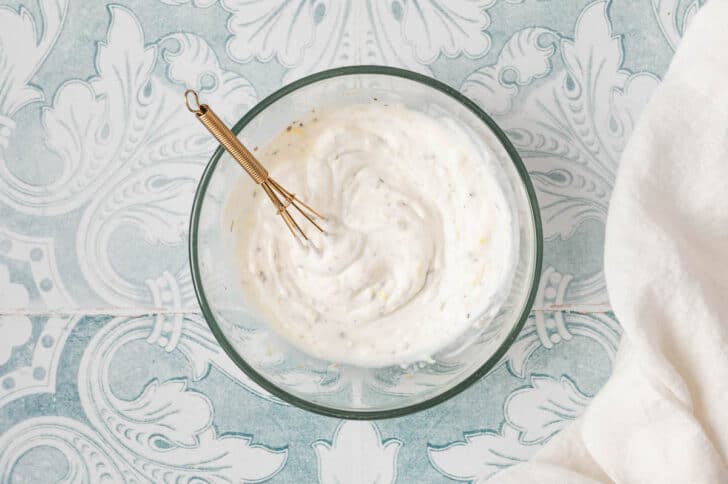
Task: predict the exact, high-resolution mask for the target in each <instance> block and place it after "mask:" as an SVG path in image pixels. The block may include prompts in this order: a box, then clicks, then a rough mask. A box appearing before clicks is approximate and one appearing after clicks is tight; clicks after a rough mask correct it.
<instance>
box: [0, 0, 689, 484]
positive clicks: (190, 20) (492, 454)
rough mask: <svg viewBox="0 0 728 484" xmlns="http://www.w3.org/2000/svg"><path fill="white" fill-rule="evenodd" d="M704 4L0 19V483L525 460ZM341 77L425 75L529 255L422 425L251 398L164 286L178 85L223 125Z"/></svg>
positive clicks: (349, 0)
mask: <svg viewBox="0 0 728 484" xmlns="http://www.w3.org/2000/svg"><path fill="white" fill-rule="evenodd" d="M702 3H703V2H702V1H701V0H638V1H627V0H613V1H611V2H607V1H593V2H588V1H582V0H573V1H569V2H555V1H553V0H520V1H519V0H497V1H496V0H477V1H473V0H453V1H447V2H445V1H444V0H426V1H423V0H393V1H378V0H366V1H355V0H342V1H332V0H287V1H286V0H269V1H268V0H266V1H263V0H259V1H252V2H250V1H241V0H219V1H218V0H191V1H187V0H161V1H160V0H156V1H141V0H136V1H133V0H129V1H124V2H119V3H110V2H106V1H100V2H72V1H69V0H45V1H38V2H36V1H32V0H25V1H23V2H17V1H7V0H0V476H2V480H3V482H5V481H6V480H12V481H13V482H56V481H58V480H60V481H63V482H82V481H85V482H176V480H177V479H178V480H180V481H185V482H187V480H190V482H196V481H195V479H200V482H203V481H204V482H208V481H209V482H227V481H235V482H248V481H252V482H259V481H264V480H270V482H311V481H315V480H318V481H320V482H323V483H328V482H362V483H369V482H380V483H386V482H392V481H394V480H398V481H400V482H451V480H453V479H454V480H461V481H473V482H482V481H484V480H486V479H487V478H488V477H489V476H491V475H492V474H493V473H495V472H497V471H498V470H499V469H501V468H503V467H504V466H508V465H511V464H513V463H517V462H519V461H523V460H526V459H528V457H529V456H530V455H532V454H533V453H534V452H535V451H536V450H537V449H538V448H539V447H540V446H541V445H542V444H543V443H544V442H546V441H548V440H549V439H550V438H551V437H553V435H555V434H556V433H557V432H559V430H561V429H562V428H563V427H564V426H565V425H567V424H568V423H569V422H570V421H571V420H573V419H574V418H576V417H577V416H578V415H579V414H580V413H581V412H582V411H583V409H584V408H585V406H586V405H587V404H588V403H589V400H590V399H591V397H593V395H594V394H595V393H596V392H597V391H598V390H599V388H600V387H601V386H602V384H603V383H604V382H605V381H606V379H607V378H608V376H609V373H610V369H611V362H612V360H613V357H614V355H615V352H616V349H617V346H618V343H619V336H620V328H619V324H618V322H617V321H616V319H615V317H614V315H613V314H612V313H611V312H610V306H609V302H608V297H607V294H606V289H605V285H604V279H603V274H602V248H603V237H604V228H605V222H606V216H607V210H608V203H609V196H610V193H611V189H612V187H613V184H614V180H615V175H616V171H617V168H618V161H619V156H620V153H621V151H622V149H623V148H624V145H625V143H626V141H627V140H628V138H629V136H630V134H631V132H632V129H633V126H634V123H635V121H636V119H637V117H638V115H639V113H640V111H641V109H642V108H643V107H644V105H645V104H646V102H647V101H648V100H649V98H650V95H651V93H652V92H653V91H654V89H655V87H656V86H657V85H658V84H659V79H660V77H661V76H662V75H663V74H664V73H665V71H666V69H667V66H668V64H669V61H670V58H671V56H672V54H673V52H674V50H675V48H676V46H677V44H678V43H679V41H680V37H681V35H682V32H684V30H685V28H686V26H687V24H688V23H689V22H690V19H691V18H692V16H693V15H694V13H695V12H696V11H697V9H698V8H699V7H700V6H701V5H702ZM349 64H387V65H393V66H399V67H404V68H407V69H411V70H414V71H418V72H422V73H425V74H428V75H431V76H434V77H436V78H438V79H440V80H442V81H444V82H446V83H448V84H450V85H451V86H453V87H455V88H457V89H458V90H460V91H461V92H463V93H464V94H465V95H467V96H468V97H470V98H471V99H473V100H474V101H476V102H477V103H478V104H479V105H480V106H482V107H483V108H484V109H485V110H486V111H487V112H489V113H490V114H491V115H492V116H493V117H494V118H495V119H496V121H497V122H498V123H499V124H500V125H501V126H502V127H503V128H504V129H505V130H506V131H507V133H508V135H509V137H510V138H511V140H512V141H513V143H514V145H515V146H516V147H517V149H518V151H519V152H520V154H521V156H522V157H523V159H524V162H525V163H526V165H527V168H528V170H529V172H530V174H531V177H532V179H533V182H534V185H535V186H536V189H537V192H538V197H539V202H540V205H541V211H542V216H543V220H544V229H545V236H546V243H545V260H544V273H543V277H542V282H541V286H540V288H539V293H538V297H537V301H536V304H535V307H534V311H533V313H532V315H531V317H530V318H529V320H528V323H527V325H526V327H525V328H524V330H523V332H522V334H521V335H520V337H519V339H518V341H517V342H516V344H515V345H514V347H513V348H512V350H511V351H510V352H509V353H508V355H507V357H506V358H505V359H504V361H503V363H502V364H501V365H500V366H499V367H498V368H496V369H495V370H494V371H493V372H492V373H491V374H489V375H488V376H487V377H485V378H484V379H483V380H482V381H480V382H479V383H478V384H476V385H474V386H473V387H472V388H470V389H469V390H467V391H466V392H464V393H462V394H460V395H459V396H457V397H455V398H453V399H452V400H450V401H448V402H445V403H443V404H441V405H439V406H437V407H435V408H432V409H429V410H427V411H424V412H421V413H418V414H415V415H411V416H408V417H403V418H399V419H392V420H385V421H378V422H371V423H370V422H345V421H337V420H334V419H329V418H325V417H319V416H314V415H311V414H308V413H306V412H303V411H301V410H298V409H296V408H293V407H290V406H288V405H285V404H283V403H282V402H280V401H278V400H277V399H275V398H273V397H271V396H270V395H268V394H267V393H266V392H265V391H263V390H261V389H260V388H258V387H257V386H256V385H255V384H253V383H252V382H251V381H250V380H249V379H248V378H247V377H245V375H243V374H242V373H241V372H240V371H239V370H238V369H237V368H236V367H235V366H234V365H233V364H232V363H231V362H230V361H229V360H228V359H227V357H226V356H225V355H224V354H223V353H222V351H221V350H220V348H219V347H218V346H217V344H216V343H215V342H214V339H213V337H212V335H211V334H210V332H209V331H208V329H207V326H206V324H205V323H204V320H203V319H202V318H201V316H200V315H199V314H198V311H197V305H196V301H195V298H194V293H193V289H192V283H191V280H190V275H189V271H188V267H187V249H186V237H187V225H188V214H189V208H190V206H191V203H192V198H193V194H194V190H195V187H196V183H197V180H198V179H199V176H200V175H201V173H202V170H203V168H204V165H205V163H206V161H207V160H208V159H209V157H210V155H211V152H212V151H213V149H214V144H213V143H212V142H210V141H209V139H208V137H207V136H206V135H205V133H204V132H203V131H202V128H201V127H200V126H198V125H197V123H193V122H190V121H189V118H188V114H187V113H186V112H185V111H183V109H184V108H183V106H182V105H181V103H180V99H181V93H182V91H183V90H184V89H185V87H187V86H190V87H195V88H197V89H206V90H207V91H208V92H209V94H207V98H208V99H209V100H210V103H214V105H216V106H220V112H219V114H220V115H221V117H222V118H223V119H224V120H225V121H227V122H229V123H233V122H234V121H236V120H237V119H238V118H240V117H241V116H242V115H243V114H244V113H245V112H246V111H247V110H248V109H249V108H250V107H252V106H253V105H254V104H255V103H256V102H257V101H259V100H260V99H262V98H263V97H265V96H266V95H268V94H270V93H271V92H273V91H274V90H275V89H277V88H279V87H280V86H282V85H283V84H285V83H288V82H290V81H292V80H295V79H297V78H300V77H302V76H304V75H307V74H310V73H312V72H316V71H319V70H322V69H326V68H330V67H334V66H341V65H349ZM172 332H179V333H180V334H181V337H180V339H179V340H178V341H176V342H170V340H169V339H168V337H167V336H168V335H169V334H171V333H172ZM200 335H202V336H200ZM208 343H209V344H208Z"/></svg>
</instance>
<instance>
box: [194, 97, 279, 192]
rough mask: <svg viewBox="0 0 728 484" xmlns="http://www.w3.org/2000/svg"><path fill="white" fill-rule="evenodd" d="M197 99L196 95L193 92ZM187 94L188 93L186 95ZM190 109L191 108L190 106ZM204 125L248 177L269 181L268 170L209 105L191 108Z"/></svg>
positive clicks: (256, 180) (258, 180) (259, 180)
mask: <svg viewBox="0 0 728 484" xmlns="http://www.w3.org/2000/svg"><path fill="white" fill-rule="evenodd" d="M192 93H193V94H194V95H195V99H196V98H197V96H196V93H194V91H192ZM185 94H187V93H185ZM185 99H187V97H186V96H185ZM188 108H190V106H189V104H188ZM190 111H192V112H193V113H194V114H195V116H197V119H198V120H200V122H201V123H202V125H203V126H204V127H205V128H207V130H208V131H209V132H210V134H212V136H214V137H215V139H216V140H217V141H219V142H220V144H221V145H222V146H223V147H224V148H225V149H226V150H227V151H228V153H230V155H231V156H232V157H233V158H234V159H235V161H237V162H238V163H239V164H240V166H242V167H243V168H244V169H245V171H246V172H248V175H250V177H251V178H252V179H253V180H254V181H255V183H258V184H261V183H263V182H264V181H266V180H267V179H268V170H266V169H265V167H263V165H261V164H260V162H259V161H258V160H257V159H256V158H255V156H253V154H252V153H251V152H250V151H249V150H248V149H247V148H246V147H245V146H243V144H242V143H241V142H240V140H239V139H238V137H237V136H235V134H234V133H233V132H232V131H230V129H229V128H228V127H227V126H225V123H223V122H222V120H221V119H220V118H218V117H217V115H216V114H215V112H214V111H213V110H212V109H210V107H209V106H208V105H207V104H199V103H198V107H197V109H192V108H190Z"/></svg>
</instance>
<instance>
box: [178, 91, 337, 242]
mask: <svg viewBox="0 0 728 484" xmlns="http://www.w3.org/2000/svg"><path fill="white" fill-rule="evenodd" d="M185 105H186V106H187V109H188V110H189V111H190V112H191V113H194V114H195V116H196V117H197V119H198V120H199V121H200V122H201V123H202V125H203V126H205V128H207V130H208V131H209V132H210V134H212V136H214V137H215V139H216V140H217V141H218V142H219V143H220V144H221V145H222V146H223V147H224V148H225V149H226V150H227V152H228V153H230V155H231V156H232V157H233V159H234V160H235V161H237V162H238V164H239V165H240V166H242V167H243V169H245V171H246V172H247V173H248V175H250V177H251V178H252V179H253V181H255V183H257V184H258V185H260V186H261V187H262V188H263V191H264V192H265V193H266V195H268V198H270V201H271V202H273V205H275V207H276V211H277V212H278V215H280V216H281V218H282V219H283V221H284V222H285V224H286V226H287V227H288V230H290V231H291V234H292V235H293V236H294V237H295V238H296V239H297V240H298V241H299V242H302V243H304V242H306V241H308V237H306V233H305V232H304V231H303V229H301V226H300V225H298V222H296V220H295V219H294V218H293V217H292V216H291V214H290V213H289V212H288V207H293V208H295V209H296V210H297V211H298V212H299V213H300V214H301V215H303V216H304V217H305V218H306V220H308V221H309V222H310V223H311V224H312V225H313V226H314V227H316V228H317V229H318V230H319V231H320V232H324V229H323V228H321V226H320V225H319V224H318V223H316V220H315V219H320V220H324V217H323V216H322V215H321V214H320V213H319V212H317V211H316V210H314V209H313V208H311V207H310V206H309V205H308V204H307V203H305V202H304V201H303V200H301V199H300V198H296V195H295V194H294V193H292V192H289V191H288V190H286V189H285V188H283V187H282V186H281V185H280V184H279V183H278V182H277V181H275V180H274V179H272V178H271V177H270V176H269V175H268V170H266V169H265V167H264V166H263V165H262V164H261V163H260V162H259V161H258V160H257V158H255V156H253V154H252V153H251V152H250V151H249V150H248V149H247V148H246V147H245V146H244V145H243V144H242V143H241V142H240V140H239V139H238V137H237V136H235V134H234V133H233V132H232V131H230V129H229V128H228V127H227V126H226V125H225V123H223V122H222V120H221V119H220V118H218V117H217V115H216V114H215V113H214V112H213V111H212V109H210V107H209V106H208V105H207V104H202V103H200V98H199V96H198V95H197V92H196V91H194V90H193V89H188V90H186V91H185ZM301 238H303V240H301Z"/></svg>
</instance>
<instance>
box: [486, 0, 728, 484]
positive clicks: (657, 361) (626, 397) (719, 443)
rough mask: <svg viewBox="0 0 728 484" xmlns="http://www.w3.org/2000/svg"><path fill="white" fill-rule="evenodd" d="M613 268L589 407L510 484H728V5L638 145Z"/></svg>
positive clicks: (620, 189)
mask: <svg viewBox="0 0 728 484" xmlns="http://www.w3.org/2000/svg"><path fill="white" fill-rule="evenodd" d="M605 268H606V269H605V270H606V277H607V287H608V290H609V295H610V299H611V301H612V305H613V308H614V311H615V313H616V315H617V317H618V318H619V320H620V322H621V323H622V326H623V328H624V336H623V339H622V346H621V348H620V350H619V354H618V357H617V362H616V364H615V369H614V374H613V375H612V377H611V379H610V380H609V382H608V383H607V384H606V386H605V387H604V388H603V389H602V391H601V392H600V393H599V395H598V396H597V397H596V398H595V399H594V401H593V402H592V404H591V405H590V407H589V408H588V409H587V411H586V412H585V414H584V415H583V416H582V417H581V418H580V419H578V420H577V421H576V422H575V423H574V424H573V425H571V426H570V427H569V428H568V429H566V430H565V431H564V432H562V434H560V435H559V436H557V437H556V438H555V439H554V440H553V441H551V442H550V443H549V444H547V445H546V447H545V448H544V449H542V450H541V451H539V453H537V454H536V456H535V457H534V458H533V459H532V460H531V461H530V462H528V463H526V464H523V465H519V466H516V467H513V468H511V469H509V470H507V471H504V472H502V473H501V474H498V475H497V476H495V478H494V480H493V482H497V483H524V482H538V483H559V484H565V483H585V482H590V483H591V482H611V481H615V482H618V483H653V482H654V483H672V482H676V483H678V482H679V483H691V484H697V483H711V484H713V483H728V1H726V0H712V1H710V2H708V4H707V5H706V6H705V7H703V9H702V10H701V11H700V12H699V13H698V14H697V16H696V17H695V18H694V20H693V22H692V23H691V26H690V28H689V29H688V32H687V34H686V36H685V38H684V39H683V40H682V43H681V44H680V47H679V49H678V52H677V53H676V55H675V58H674V60H673V62H672V65H671V66H670V69H669V72H668V73H667V75H666V77H665V80H664V81H663V82H662V84H661V85H660V87H659V89H658V90H657V92H656V93H655V95H654V97H653V99H652V100H651V101H650V103H649V104H648V106H647V107H646V108H645V110H644V111H643V114H642V115H641V118H640V120H639V122H638V126H637V127H636V129H635V131H634V134H633V135H632V139H631V140H630V142H629V144H628V146H627V149H626V150H625V152H624V154H623V156H622V161H621V165H620V168H619V175H618V179H617V183H616V187H615V190H614V194H613V195H612V200H611V205H610V209H609V218H608V222H607V235H606V251H605Z"/></svg>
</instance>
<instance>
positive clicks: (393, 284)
mask: <svg viewBox="0 0 728 484" xmlns="http://www.w3.org/2000/svg"><path fill="white" fill-rule="evenodd" d="M491 156H493V155H492V154H491V153H490V152H489V151H488V150H487V147H477V146H476V145H475V144H474V143H473V141H472V140H471V138H470V137H469V136H468V135H467V133H466V132H465V131H464V130H463V129H461V128H460V127H459V126H458V124H457V123H455V122H453V121H451V120H448V119H435V118H433V117H430V116H428V115H426V114H422V113H419V112H416V111H412V110H409V109H407V108H404V107H400V106H388V107H387V106H382V105H379V104H372V105H356V106H347V107H346V108H345V109H344V108H342V109H337V110H331V111H325V112H314V113H312V114H311V115H310V116H308V117H307V118H306V119H304V120H301V121H296V122H294V123H292V124H291V125H290V126H289V127H287V128H286V129H284V130H283V131H282V132H281V133H280V134H279V135H278V136H277V137H276V138H275V139H274V140H273V141H272V142H271V143H270V144H269V145H268V146H267V147H266V148H265V149H264V150H262V152H261V154H260V159H261V160H262V162H263V164H264V165H266V167H268V169H269V171H270V173H271V176H272V177H273V178H275V179H276V180H277V181H279V182H280V183H281V184H282V185H283V186H285V187H287V188H289V189H290V190H292V191H293V192H295V193H297V194H299V195H300V196H301V198H303V199H304V200H306V201H307V202H310V203H311V205H312V206H314V207H316V208H317V209H319V210H321V211H322V212H323V214H324V215H325V216H326V221H325V223H324V225H325V228H326V234H319V233H317V231H316V230H315V229H314V228H313V227H312V226H310V225H309V224H307V223H305V221H304V222H302V223H301V225H302V227H304V229H306V233H307V234H308V235H309V237H310V238H311V242H312V244H311V245H309V247H303V246H301V245H300V244H298V243H297V242H296V241H295V240H294V238H293V237H292V236H291V234H290V233H289V232H288V230H287V229H286V227H285V225H284V224H283V223H282V221H281V220H280V219H279V217H277V216H276V214H275V209H274V208H273V207H272V205H271V203H270V201H269V200H268V199H267V197H266V196H265V195H264V194H263V193H262V191H261V190H260V188H258V187H254V186H253V185H252V184H251V183H250V182H249V180H247V179H246V180H245V181H244V184H243V185H241V187H240V190H239V192H238V193H237V194H236V196H234V197H232V199H234V200H235V206H236V207H237V210H238V212H244V214H243V215H239V216H238V219H239V220H240V223H238V224H236V227H237V231H236V236H237V237H238V239H239V244H238V246H237V249H238V250H239V254H240V258H241V260H242V267H241V269H242V270H241V272H242V283H243V284H242V285H243V290H244V292H245V293H246V296H247V300H248V301H253V304H254V306H255V308H256V309H257V312H258V313H259V314H260V315H261V316H262V317H263V319H264V320H265V321H266V322H267V323H268V324H270V325H271V326H273V327H274V328H275V329H276V330H277V331H278V332H279V333H280V334H282V335H283V336H284V337H286V338H287V339H288V340H289V341H291V342H292V343H293V344H295V345H296V346H297V347H299V348H301V349H302V350H304V351H306V352H308V353H309V354H312V355H313V356H316V357H318V358H322V359H326V360H329V361H333V362H342V363H350V364H355V365H359V366H366V367H381V366H386V365H390V364H405V363H410V362H413V361H417V360H422V359H427V358H428V357H429V356H430V355H432V354H434V353H435V352H436V351H438V350H439V349H441V348H443V347H444V346H446V345H447V344H449V343H451V342H452V341H454V340H455V339H456V338H457V337H458V336H459V335H461V334H463V333H464V332H465V331H466V330H467V329H468V328H469V327H470V326H471V325H472V324H474V322H475V321H477V320H478V317H479V316H480V315H482V314H483V313H484V312H486V311H488V312H489V313H491V312H492V311H493V309H494V308H495V309H497V306H499V305H500V304H501V303H502V296H503V294H504V293H505V292H507V287H508V286H509V284H510V281H511V277H512V270H513V266H514V261H513V258H514V231H513V230H512V220H511V215H510V211H509V210H508V206H507V200H506V197H505V196H504V193H503V190H502V189H501V188H500V186H499V184H498V183H497V181H496V178H495V177H494V176H493V173H494V172H493V170H495V169H496V166H495V164H494V163H493V162H492V160H490V159H489V157H491ZM241 204H242V206H243V207H245V208H244V209H243V210H241V209H240V207H241ZM229 206H230V205H229ZM233 209H235V208H233ZM292 213H293V212H292ZM504 288H505V289H504ZM481 322H482V321H481Z"/></svg>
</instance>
